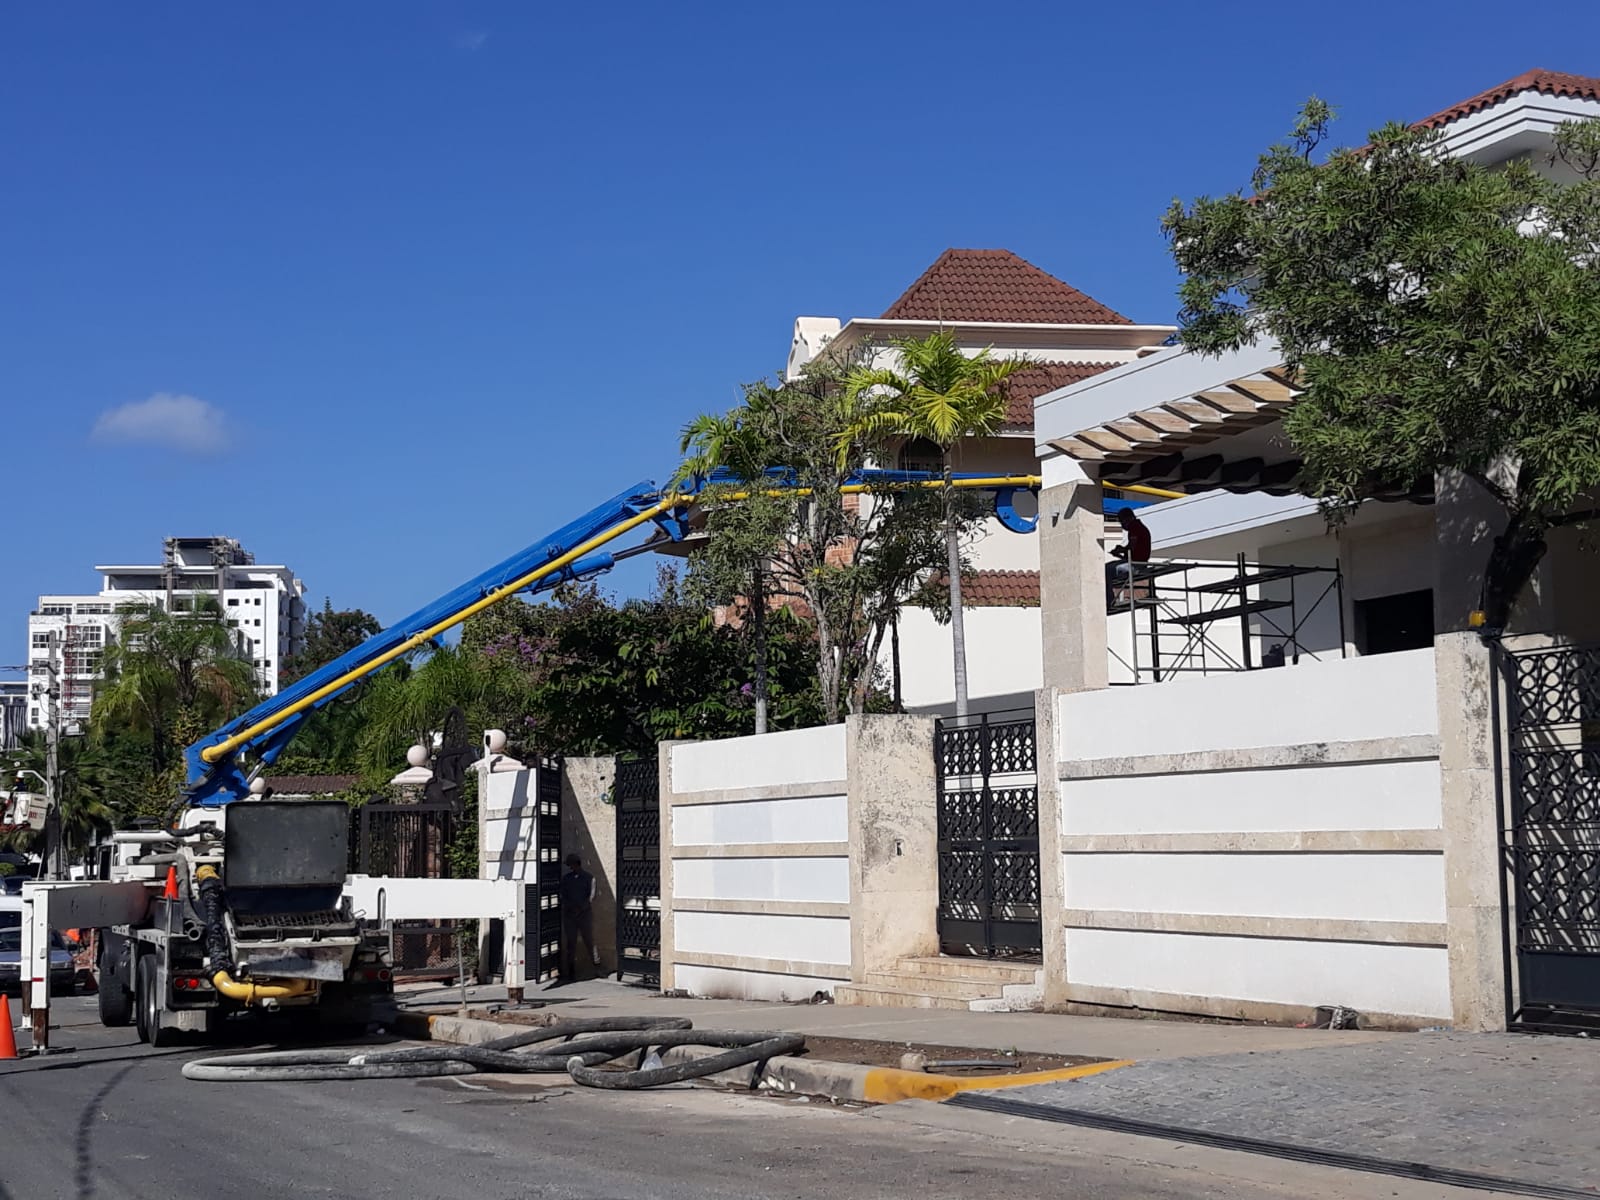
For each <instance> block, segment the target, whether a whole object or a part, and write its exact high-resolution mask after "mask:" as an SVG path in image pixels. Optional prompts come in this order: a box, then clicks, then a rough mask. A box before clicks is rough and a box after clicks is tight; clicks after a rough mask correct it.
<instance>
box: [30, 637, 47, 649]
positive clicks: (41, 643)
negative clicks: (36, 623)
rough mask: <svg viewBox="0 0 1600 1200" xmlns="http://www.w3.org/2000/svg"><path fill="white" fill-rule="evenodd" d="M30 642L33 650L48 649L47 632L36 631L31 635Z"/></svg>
mask: <svg viewBox="0 0 1600 1200" xmlns="http://www.w3.org/2000/svg"><path fill="white" fill-rule="evenodd" d="M31 644H32V646H33V648H34V649H35V650H48V649H49V648H50V635H49V634H48V633H36V634H34V635H33V640H32V643H31Z"/></svg>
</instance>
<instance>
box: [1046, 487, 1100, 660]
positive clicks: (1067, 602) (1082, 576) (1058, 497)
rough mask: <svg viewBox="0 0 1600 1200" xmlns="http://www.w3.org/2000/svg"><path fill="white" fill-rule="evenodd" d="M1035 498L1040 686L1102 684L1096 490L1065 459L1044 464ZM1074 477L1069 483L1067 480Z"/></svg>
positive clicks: (1097, 501) (1098, 511)
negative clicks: (1041, 485)
mask: <svg viewBox="0 0 1600 1200" xmlns="http://www.w3.org/2000/svg"><path fill="white" fill-rule="evenodd" d="M1049 462H1050V463H1051V464H1057V465H1056V466H1055V468H1054V469H1048V466H1047V470H1048V473H1047V475H1046V481H1047V482H1050V481H1051V480H1053V479H1054V478H1056V477H1058V476H1060V477H1063V481H1062V482H1053V483H1051V484H1050V486H1048V487H1046V488H1045V489H1044V490H1043V491H1042V492H1040V493H1039V609H1040V612H1039V621H1040V634H1041V637H1042V640H1043V647H1042V649H1043V654H1044V686H1045V687H1047V688H1056V689H1057V690H1059V691H1063V692H1083V691H1089V690H1091V689H1094V688H1103V687H1105V686H1107V680H1108V674H1107V669H1106V576H1105V563H1106V554H1105V549H1104V547H1103V546H1102V544H1101V543H1102V539H1103V538H1104V536H1105V515H1104V513H1103V512H1102V509H1101V491H1100V485H1099V484H1097V483H1095V482H1094V481H1093V480H1091V479H1089V478H1088V477H1087V476H1086V475H1084V474H1083V471H1082V469H1081V468H1079V467H1077V466H1076V465H1075V464H1072V463H1071V461H1070V460H1067V459H1061V460H1060V461H1059V463H1057V460H1055V459H1052V460H1049ZM1074 476H1075V478H1074Z"/></svg>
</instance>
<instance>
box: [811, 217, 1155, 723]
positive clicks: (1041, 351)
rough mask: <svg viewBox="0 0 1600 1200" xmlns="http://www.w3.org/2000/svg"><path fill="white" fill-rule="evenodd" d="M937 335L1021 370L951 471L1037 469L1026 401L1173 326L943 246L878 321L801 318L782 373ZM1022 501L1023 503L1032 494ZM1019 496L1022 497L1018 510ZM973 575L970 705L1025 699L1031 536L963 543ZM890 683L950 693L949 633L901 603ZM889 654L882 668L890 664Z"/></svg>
mask: <svg viewBox="0 0 1600 1200" xmlns="http://www.w3.org/2000/svg"><path fill="white" fill-rule="evenodd" d="M939 330H945V331H948V332H950V333H951V334H952V335H953V336H954V337H955V339H956V341H957V344H958V345H959V346H960V347H961V349H962V350H963V351H965V352H967V353H969V354H976V353H978V352H979V351H981V350H983V349H985V348H987V349H989V350H990V351H991V352H992V353H993V354H994V355H995V357H997V358H1010V357H1013V356H1015V357H1020V358H1025V359H1026V360H1027V361H1028V363H1029V365H1028V366H1026V367H1024V368H1023V369H1022V370H1020V371H1019V372H1017V373H1016V374H1014V375H1013V376H1012V377H1011V379H1010V380H1009V381H1008V388H1007V397H1008V412H1007V419H1006V423H1005V426H1004V427H1003V428H1002V429H1001V430H1000V432H999V433H998V435H996V436H994V437H989V438H969V439H967V440H966V441H965V442H963V443H962V444H961V445H960V446H959V447H958V449H957V461H956V469H957V470H960V471H993V472H995V473H997V474H999V473H1004V474H1018V475H1027V474H1032V473H1034V472H1035V471H1036V470H1037V464H1036V462H1035V461H1034V451H1033V441H1032V434H1033V402H1034V399H1035V397H1037V396H1040V395H1042V394H1045V393H1048V392H1051V391H1054V390H1057V389H1060V388H1062V387H1064V386H1066V385H1068V384H1071V383H1074V382H1077V381H1080V380H1085V379H1089V378H1091V377H1094V376H1097V375H1098V374H1099V373H1100V372H1102V371H1106V370H1109V369H1111V368H1113V367H1116V366H1118V365H1119V364H1124V363H1129V362H1132V361H1134V360H1135V359H1137V358H1138V357H1139V356H1140V355H1141V354H1146V353H1149V352H1150V351H1151V349H1152V348H1153V347H1155V346H1157V345H1159V343H1161V342H1162V341H1163V340H1165V339H1166V338H1167V337H1168V336H1169V335H1171V334H1172V332H1173V327H1172V326H1170V325H1137V324H1134V323H1133V322H1132V321H1130V320H1129V319H1128V318H1127V317H1124V316H1123V315H1122V314H1120V313H1118V312H1116V311H1114V310H1112V309H1110V308H1108V307H1106V306H1105V305H1104V304H1102V303H1100V302H1099V301H1098V300H1095V299H1093V298H1092V297H1090V296H1087V295H1085V294H1084V293H1083V292H1080V291H1079V290H1078V289H1077V288H1074V287H1072V286H1071V285H1070V284H1067V283H1064V282H1062V281H1061V280H1060V279H1057V278H1055V277H1054V276H1053V275H1050V274H1049V273H1047V272H1045V271H1042V270H1040V269H1039V268H1038V267H1036V266H1034V265H1033V264H1032V263H1029V262H1027V261H1025V260H1024V259H1022V258H1019V257H1018V256H1017V255H1015V254H1013V253H1012V252H1011V251H1009V250H957V249H951V250H946V251H945V252H944V253H943V254H941V255H940V256H939V258H938V259H937V260H936V261H935V262H934V263H933V265H932V266H930V267H929V268H928V269H927V270H926V271H924V272H923V273H922V275H921V276H920V277H919V278H918V279H917V280H916V281H915V282H914V283H912V285H911V286H910V287H909V288H907V289H906V291H905V292H904V294H903V295H901V296H900V298H899V299H898V300H896V301H895V302H894V303H893V304H891V305H890V306H889V308H888V309H887V310H885V312H884V313H883V315H882V316H881V317H875V318H873V317H855V318H852V319H850V320H848V321H844V322H841V321H840V320H839V319H838V318H835V317H799V318H797V319H796V320H795V324H794V336H793V338H792V340H791V342H790V348H789V358H788V364H787V374H788V377H789V378H791V379H792V378H795V377H796V376H797V375H798V374H799V372H800V370H801V369H802V368H803V367H804V366H805V365H806V364H807V363H809V362H810V361H812V360H813V359H814V358H816V357H817V356H818V355H819V354H822V353H825V352H826V353H829V354H833V355H839V356H847V355H854V354H857V353H860V352H862V351H863V349H864V348H871V347H881V349H877V350H871V349H868V351H867V352H868V353H871V354H872V356H873V361H874V362H875V364H879V365H894V361H895V355H894V352H893V350H892V349H890V348H888V346H887V343H888V342H889V341H890V340H891V339H893V338H897V337H921V336H926V335H927V334H930V333H934V332H937V331H939ZM937 461H938V453H937V450H936V449H934V448H933V447H931V446H930V447H918V446H917V445H915V444H912V445H910V446H908V447H906V448H905V449H904V450H903V451H902V460H901V462H900V464H898V465H900V466H902V467H907V468H917V467H924V466H932V465H934V464H936V463H937ZM1028 499H1029V500H1030V501H1031V498H1028ZM1021 504H1022V501H1020V500H1019V509H1020V507H1021ZM970 552H971V558H972V562H973V571H972V573H971V575H970V576H969V577H967V578H966V579H964V580H963V584H964V590H963V601H964V607H965V609H966V610H967V611H966V632H967V670H968V680H969V685H968V690H969V693H970V695H971V697H972V699H973V705H972V707H973V710H974V711H982V710H986V709H987V710H995V709H1003V708H1009V707H1015V706H1017V705H1026V704H1029V703H1031V697H1032V693H1033V690H1034V689H1035V688H1037V687H1038V686H1039V685H1040V682H1041V675H1040V667H1039V655H1038V645H1039V548H1038V538H1037V536H1036V535H1019V534H1015V533H1011V532H1009V531H1008V530H1006V529H1005V528H1004V527H1003V526H1001V524H1000V522H999V521H997V520H993V519H991V520H990V521H988V522H987V523H986V524H985V525H984V527H983V529H982V530H981V531H980V533H979V535H978V538H977V540H976V544H975V545H973V546H972V547H971V549H970ZM898 638H899V656H898V657H899V682H900V690H901V697H902V701H903V703H904V705H905V707H906V708H907V710H909V711H913V712H939V711H945V710H948V709H949V708H950V707H951V706H952V704H953V701H954V697H955V682H954V674H953V667H952V664H951V647H950V631H949V627H948V626H947V625H940V624H939V623H937V622H936V621H935V620H934V619H933V616H932V614H931V613H930V612H929V611H928V610H926V609H920V608H907V609H904V610H902V612H901V615H900V623H899V631H898ZM892 658H893V649H892V647H890V648H887V649H886V651H885V668H886V670H888V671H890V672H891V673H892V672H893V663H892V661H891V660H892Z"/></svg>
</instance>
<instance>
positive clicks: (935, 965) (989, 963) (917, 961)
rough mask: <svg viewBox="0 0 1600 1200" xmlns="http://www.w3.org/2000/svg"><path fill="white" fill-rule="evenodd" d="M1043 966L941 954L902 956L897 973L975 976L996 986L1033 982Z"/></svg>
mask: <svg viewBox="0 0 1600 1200" xmlns="http://www.w3.org/2000/svg"><path fill="white" fill-rule="evenodd" d="M1039 969H1040V965H1039V964H1038V963H1014V962H1006V961H1005V960H1004V959H993V958H959V957H956V956H954V955H944V954H941V955H940V956H938V957H937V958H933V957H929V958H902V959H901V960H900V966H899V968H898V973H899V974H901V975H926V976H930V977H934V978H938V979H976V980H981V981H983V982H985V983H994V984H996V985H1000V984H1007V983H1032V982H1033V981H1034V976H1035V975H1036V974H1037V972H1038V971H1039Z"/></svg>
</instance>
